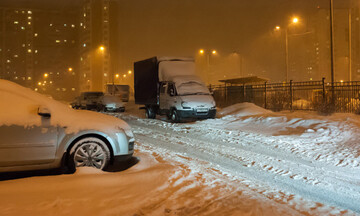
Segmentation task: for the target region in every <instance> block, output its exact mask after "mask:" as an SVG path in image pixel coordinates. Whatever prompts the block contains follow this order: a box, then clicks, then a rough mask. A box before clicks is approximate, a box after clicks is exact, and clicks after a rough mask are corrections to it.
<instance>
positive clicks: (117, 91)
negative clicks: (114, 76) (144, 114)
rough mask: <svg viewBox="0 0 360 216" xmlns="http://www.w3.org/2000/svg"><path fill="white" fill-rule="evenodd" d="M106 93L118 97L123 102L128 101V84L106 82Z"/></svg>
mask: <svg viewBox="0 0 360 216" xmlns="http://www.w3.org/2000/svg"><path fill="white" fill-rule="evenodd" d="M106 93H107V94H110V95H115V96H118V97H120V98H121V100H122V101H123V102H128V101H129V97H130V86H129V85H120V84H107V85H106Z"/></svg>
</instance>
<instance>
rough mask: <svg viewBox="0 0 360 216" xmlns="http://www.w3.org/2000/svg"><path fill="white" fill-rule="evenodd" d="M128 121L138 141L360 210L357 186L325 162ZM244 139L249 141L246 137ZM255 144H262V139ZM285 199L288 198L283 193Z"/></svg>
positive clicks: (311, 197)
mask: <svg viewBox="0 0 360 216" xmlns="http://www.w3.org/2000/svg"><path fill="white" fill-rule="evenodd" d="M144 121H145V122H144ZM150 121H157V120H150ZM129 123H130V125H132V127H133V128H134V129H135V134H136V136H137V137H136V138H137V139H138V140H139V141H141V140H143V141H147V142H149V141H150V142H151V143H153V145H155V146H160V147H162V148H166V149H170V150H172V151H175V152H181V153H183V154H185V155H187V156H190V157H194V158H198V159H201V160H204V161H208V162H211V163H212V164H214V165H219V166H220V167H222V168H224V169H226V171H228V172H230V173H232V174H235V175H236V176H240V177H242V178H252V180H253V181H254V182H258V181H259V180H260V182H261V183H262V184H263V183H266V184H269V185H273V186H276V187H277V188H279V189H280V190H285V191H289V192H291V193H294V194H299V195H301V196H303V197H305V198H307V199H311V200H314V201H317V202H323V203H326V204H330V205H335V206H338V207H341V208H344V209H350V210H352V211H355V212H360V207H359V206H358V201H359V197H357V196H355V194H360V191H358V190H357V191H353V190H354V187H348V188H347V187H346V186H345V187H344V186H342V184H343V181H344V179H343V178H339V176H341V173H338V172H339V171H338V170H336V171H333V170H331V169H328V168H326V169H324V166H316V165H315V164H314V163H313V161H306V160H303V159H301V158H297V157H293V156H291V157H290V158H289V156H288V155H286V154H279V152H275V151H272V150H269V149H268V148H260V149H259V148H249V147H246V146H244V145H234V144H229V143H221V142H218V141H216V140H213V141H211V142H209V140H208V139H206V138H205V139H204V137H202V136H201V135H199V134H195V135H193V134H191V133H190V134H183V133H181V132H179V131H174V130H171V129H164V128H161V127H158V126H157V125H156V123H155V124H153V123H154V122H153V123H152V124H150V126H149V125H147V124H146V120H143V119H142V120H141V121H130V122H129ZM159 124H162V122H159ZM167 124H169V123H167ZM174 135H175V136H174ZM246 139H249V137H246ZM244 142H250V141H249V140H244ZM253 142H258V140H254V141H253ZM209 144H210V145H209ZM253 144H254V145H259V143H253ZM224 149H226V151H225V152H224V151H223V150H224ZM279 156H280V157H281V158H280V159H279ZM251 158H261V160H260V161H258V160H251ZM234 162H235V163H234ZM312 173H316V174H318V175H319V176H321V178H322V179H320V180H319V179H317V177H311V176H312V175H311V174H312ZM333 176H335V177H333ZM331 187H332V188H331ZM355 188H356V187H355ZM283 199H287V198H285V197H283Z"/></svg>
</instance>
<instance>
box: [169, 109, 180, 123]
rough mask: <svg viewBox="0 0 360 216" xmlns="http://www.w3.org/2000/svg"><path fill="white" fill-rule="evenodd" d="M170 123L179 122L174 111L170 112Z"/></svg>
mask: <svg viewBox="0 0 360 216" xmlns="http://www.w3.org/2000/svg"><path fill="white" fill-rule="evenodd" d="M171 121H172V122H174V123H176V122H180V118H179V115H178V113H177V111H176V110H175V109H174V110H173V111H172V112H171Z"/></svg>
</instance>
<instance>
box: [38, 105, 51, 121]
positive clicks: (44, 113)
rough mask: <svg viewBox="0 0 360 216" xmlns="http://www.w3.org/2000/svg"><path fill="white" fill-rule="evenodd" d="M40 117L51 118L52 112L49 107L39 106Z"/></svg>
mask: <svg viewBox="0 0 360 216" xmlns="http://www.w3.org/2000/svg"><path fill="white" fill-rule="evenodd" d="M38 115H39V116H42V117H45V118H50V117H51V113H50V110H49V109H48V108H47V107H44V106H39V108H38Z"/></svg>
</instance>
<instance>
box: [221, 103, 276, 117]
mask: <svg viewBox="0 0 360 216" xmlns="http://www.w3.org/2000/svg"><path fill="white" fill-rule="evenodd" d="M268 113H272V112H271V111H269V110H267V109H264V108H261V107H259V106H256V105H255V104H253V103H238V104H234V105H231V106H228V107H226V108H224V109H221V110H220V111H219V112H218V114H219V116H220V117H225V116H227V115H232V116H250V115H260V114H268Z"/></svg>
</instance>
